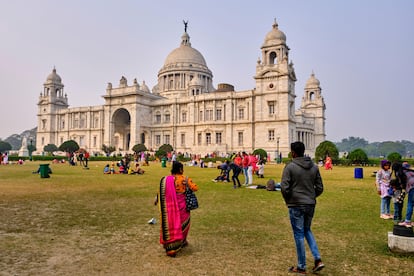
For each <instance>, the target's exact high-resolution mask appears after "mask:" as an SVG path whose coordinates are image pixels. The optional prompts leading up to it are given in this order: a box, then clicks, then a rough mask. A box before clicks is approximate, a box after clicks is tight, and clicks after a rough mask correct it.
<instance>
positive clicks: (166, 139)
mask: <svg viewBox="0 0 414 276" xmlns="http://www.w3.org/2000/svg"><path fill="white" fill-rule="evenodd" d="M164 144H170V135H164Z"/></svg>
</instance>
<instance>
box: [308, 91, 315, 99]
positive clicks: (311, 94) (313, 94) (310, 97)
mask: <svg viewBox="0 0 414 276" xmlns="http://www.w3.org/2000/svg"><path fill="white" fill-rule="evenodd" d="M314 99H315V92H313V91H311V92H310V93H309V100H311V101H313V100H314Z"/></svg>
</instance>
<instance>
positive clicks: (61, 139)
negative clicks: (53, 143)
mask: <svg viewBox="0 0 414 276" xmlns="http://www.w3.org/2000/svg"><path fill="white" fill-rule="evenodd" d="M60 144H61V145H62V144H63V137H60ZM42 145H43V144H42Z"/></svg>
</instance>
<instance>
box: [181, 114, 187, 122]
mask: <svg viewBox="0 0 414 276" xmlns="http://www.w3.org/2000/svg"><path fill="white" fill-rule="evenodd" d="M181 122H183V123H185V122H187V112H183V113H182V114H181Z"/></svg>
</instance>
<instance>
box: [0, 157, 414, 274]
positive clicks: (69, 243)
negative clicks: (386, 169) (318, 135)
mask: <svg viewBox="0 0 414 276" xmlns="http://www.w3.org/2000/svg"><path fill="white" fill-rule="evenodd" d="M39 164H40V162H27V163H26V164H25V165H8V166H3V165H1V166H0V271H1V272H0V275H98V274H99V275H187V274H188V275H189V274H192V275H286V274H287V269H288V267H289V266H291V265H295V264H296V252H295V246H294V241H293V236H292V231H291V228H290V223H289V219H288V214H287V208H286V206H285V205H284V202H283V199H282V196H281V194H280V192H268V191H266V190H260V189H257V190H256V189H246V188H240V189H233V188H232V187H233V185H232V184H231V183H214V182H212V181H211V180H212V179H214V178H215V177H216V176H217V175H218V170H217V169H201V168H198V167H185V174H186V175H188V176H190V177H191V178H193V180H194V181H195V182H196V183H197V184H198V185H199V187H200V190H199V191H198V192H197V196H198V199H199V203H200V208H199V209H197V210H195V211H193V212H192V225H191V230H190V234H189V243H190V245H189V246H188V247H187V248H185V249H183V250H182V251H181V252H180V253H179V255H178V256H177V258H169V257H167V256H165V251H164V250H163V248H162V246H161V245H160V244H159V223H158V209H157V207H156V206H154V205H153V202H154V196H155V194H156V191H157V187H158V184H159V180H160V178H161V176H163V175H167V174H169V171H170V167H168V168H161V165H160V163H151V165H150V166H149V167H143V168H144V169H145V170H146V172H145V174H144V175H103V174H102V170H103V167H104V165H105V164H106V163H105V162H90V169H89V170H85V169H82V168H81V167H79V166H77V167H70V166H68V165H67V164H51V165H50V166H51V168H52V171H53V174H51V177H50V178H40V176H39V175H38V174H32V171H35V170H37V168H38V166H39ZM282 169H283V165H275V164H269V165H266V167H265V178H263V179H259V178H255V179H254V184H262V185H265V184H266V182H267V180H268V179H269V178H273V179H275V180H276V181H277V182H279V181H280V177H281V172H282ZM377 169H378V168H375V167H365V168H364V178H363V179H354V168H353V167H334V169H333V170H332V171H325V170H324V169H321V174H322V177H323V180H324V185H325V192H324V193H323V194H322V195H321V196H320V197H319V199H318V204H317V208H316V214H315V218H314V223H313V232H314V234H315V236H316V239H317V242H318V245H319V249H320V251H321V254H322V258H323V261H324V263H325V265H326V268H325V269H324V270H323V271H321V272H320V273H319V274H320V275H393V274H394V275H397V274H398V275H411V274H412V272H413V269H414V257H413V256H401V255H397V254H393V253H391V252H389V250H388V247H387V233H388V232H390V231H392V226H393V222H392V221H391V220H382V219H380V218H379V206H380V199H379V196H378V195H377V194H376V191H375V187H374V180H375V179H374V178H373V177H371V176H370V174H371V173H372V172H373V171H375V170H377ZM240 179H241V180H242V181H243V179H244V178H243V176H240ZM404 212H405V206H404ZM152 217H155V218H156V219H157V223H156V224H155V225H150V224H148V223H147V222H148V220H149V219H151V218H152ZM307 256H308V270H309V269H310V268H311V267H312V265H313V260H312V258H311V254H310V252H309V251H307Z"/></svg>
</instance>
